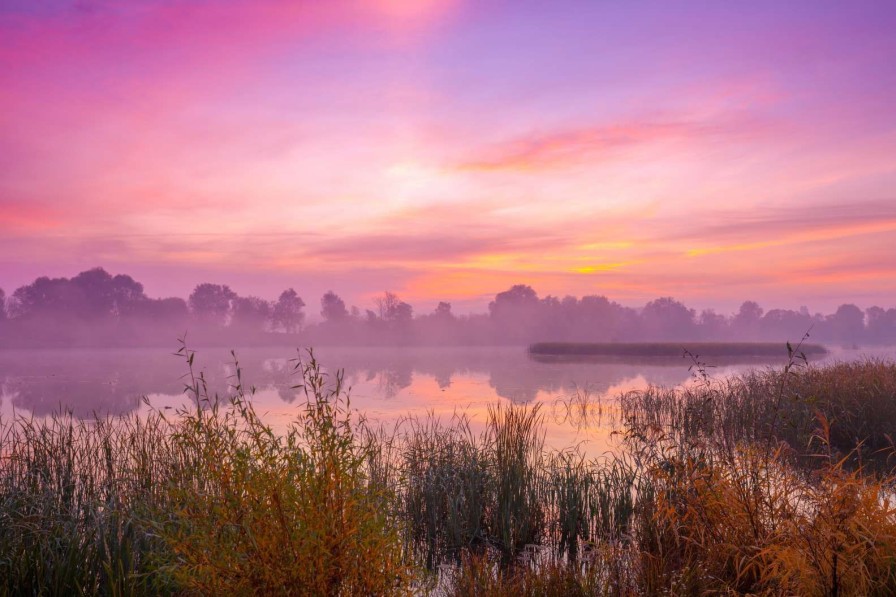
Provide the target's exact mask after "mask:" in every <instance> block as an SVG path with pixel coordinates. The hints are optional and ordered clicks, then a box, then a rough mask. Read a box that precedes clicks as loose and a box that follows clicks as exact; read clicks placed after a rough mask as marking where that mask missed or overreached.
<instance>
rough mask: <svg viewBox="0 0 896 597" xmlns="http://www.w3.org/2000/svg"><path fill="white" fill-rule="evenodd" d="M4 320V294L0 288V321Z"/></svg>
mask: <svg viewBox="0 0 896 597" xmlns="http://www.w3.org/2000/svg"><path fill="white" fill-rule="evenodd" d="M4 319H6V293H5V292H3V289H2V288H0V321H2V320H4Z"/></svg>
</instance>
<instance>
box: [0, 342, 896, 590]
mask: <svg viewBox="0 0 896 597" xmlns="http://www.w3.org/2000/svg"><path fill="white" fill-rule="evenodd" d="M180 354H181V355H182V357H183V358H184V360H185V367H186V369H187V370H188V371H189V372H190V373H189V374H188V376H187V377H186V378H185V383H184V385H185V390H186V392H187V395H188V397H189V398H190V400H191V402H190V406H188V407H185V408H183V409H182V410H181V411H179V412H177V413H170V414H167V415H166V414H164V413H161V412H157V411H152V412H150V414H149V415H148V416H137V415H126V416H123V417H118V418H103V419H99V420H92V421H90V420H87V421H83V420H78V419H76V418H74V417H72V416H70V415H66V414H58V415H56V416H52V417H44V418H24V417H18V418H16V419H14V420H6V421H3V422H2V427H0V434H2V435H0V438H2V439H0V441H2V444H0V454H2V461H0V462H2V464H0V593H2V594H23V593H28V594H72V593H81V594H105V595H125V594H222V595H223V594H250V593H264V594H294V595H319V594H332V595H368V594H408V593H416V594H427V593H432V594H444V595H511V594H512V595H635V594H645V593H647V594H659V593H672V594H712V593H735V594H747V593H750V594H769V595H778V594H806V595H875V594H876V595H888V594H893V592H894V591H896V504H894V487H896V485H894V484H896V477H894V464H896V462H894V460H893V458H892V457H891V456H892V447H893V446H892V437H891V435H890V433H891V431H890V430H892V429H894V428H896V365H894V364H893V363H891V362H886V361H880V360H865V361H862V362H856V363H840V364H833V365H827V366H819V367H814V366H811V365H808V364H806V363H803V362H801V361H798V360H791V362H790V363H789V364H788V365H787V366H785V367H784V368H781V369H768V370H759V371H753V372H750V373H747V374H744V375H740V376H736V377H733V378H728V379H721V380H714V379H712V378H711V377H710V376H708V375H703V373H705V371H700V370H698V371H697V379H696V380H695V382H694V383H692V384H688V385H685V386H681V387H678V388H675V389H670V388H659V387H651V388H648V389H647V390H643V391H637V392H631V393H627V394H625V395H624V396H621V397H620V398H619V400H620V411H619V420H618V430H617V431H618V434H619V437H620V440H621V449H620V450H619V451H617V452H616V453H614V454H608V455H606V456H604V457H601V458H589V457H587V456H586V455H585V454H584V452H583V451H582V450H581V448H580V447H578V446H571V447H569V448H568V449H565V450H556V449H551V448H548V447H546V446H545V443H544V417H545V414H546V413H545V411H544V410H543V409H542V408H541V407H540V406H538V405H534V406H526V405H513V404H496V405H494V406H493V407H492V408H491V409H489V411H488V415H487V421H486V424H485V425H484V427H482V428H481V429H480V430H479V431H474V426H472V425H471V424H470V419H469V418H468V417H467V416H466V415H464V414H463V413H457V414H456V415H455V416H454V417H451V418H448V419H445V418H439V417H437V416H435V415H430V416H418V417H412V418H408V419H405V420H403V421H401V422H400V423H398V424H396V425H395V426H390V427H383V426H380V425H376V424H373V423H371V422H369V421H366V420H365V419H364V417H363V416H362V415H361V414H360V413H358V412H357V411H354V410H352V408H351V402H350V396H349V395H348V393H347V391H346V387H345V385H344V382H343V378H342V376H341V375H340V374H339V373H332V374H327V373H326V372H325V371H324V370H323V369H322V367H321V366H320V364H319V363H318V362H317V361H316V360H315V358H314V356H313V354H310V353H309V354H304V355H301V358H299V359H296V360H294V361H293V362H292V365H291V367H292V368H293V370H294V372H295V375H296V377H295V386H296V390H297V391H299V392H300V393H301V395H303V396H304V398H305V401H304V403H303V405H302V406H301V407H300V408H299V409H298V413H297V415H296V418H295V420H294V421H293V423H292V424H291V425H290V426H289V427H288V429H287V430H286V431H285V432H275V431H274V429H272V427H271V426H270V425H269V424H267V423H266V422H265V421H264V419H263V417H261V416H259V415H258V413H256V411H255V410H254V408H253V403H252V393H253V390H252V388H251V386H250V385H249V384H248V382H247V381H246V380H244V379H243V378H242V371H241V368H240V367H239V364H238V363H236V366H235V368H234V370H235V375H234V377H233V378H232V380H231V387H230V388H229V391H228V392H227V394H226V395H215V394H214V393H213V392H210V391H209V389H208V386H207V384H206V381H205V379H204V377H203V376H202V375H201V374H193V373H192V371H193V353H192V352H191V351H189V350H187V349H186V348H183V349H182V351H181V353H180ZM567 400H568V404H567V412H568V413H572V414H576V413H579V414H582V413H584V414H582V416H588V415H589V413H593V412H594V410H593V408H591V407H592V406H593V405H591V404H590V403H589V396H588V393H587V392H581V393H577V394H576V395H574V396H570V397H569V398H568V399H567ZM571 419H572V420H579V419H581V417H578V416H571Z"/></svg>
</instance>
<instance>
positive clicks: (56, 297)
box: [0, 268, 896, 443]
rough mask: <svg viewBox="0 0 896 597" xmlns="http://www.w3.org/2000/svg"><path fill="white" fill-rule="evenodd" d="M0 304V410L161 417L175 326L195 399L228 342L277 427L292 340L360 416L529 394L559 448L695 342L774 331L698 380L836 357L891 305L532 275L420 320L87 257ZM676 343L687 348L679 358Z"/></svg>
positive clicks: (392, 298) (889, 328)
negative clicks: (628, 298) (583, 283)
mask: <svg viewBox="0 0 896 597" xmlns="http://www.w3.org/2000/svg"><path fill="white" fill-rule="evenodd" d="M318 305H319V307H318ZM0 306H2V307H3V308H2V309H0V313H2V317H0V382H2V394H0V413H2V414H3V415H4V416H12V415H13V413H26V414H28V415H34V416H38V417H40V416H45V415H49V414H52V413H54V412H58V411H59V410H70V411H72V412H73V413H74V414H75V415H76V416H78V417H82V418H89V417H93V416H94V415H96V416H105V415H122V414H127V413H132V412H135V411H136V412H140V411H141V410H142V411H145V410H146V409H147V408H158V409H163V410H171V411H174V410H176V409H177V407H179V406H182V405H183V403H184V402H183V401H184V395H183V389H184V384H185V382H186V381H187V380H186V379H185V378H184V376H185V375H186V374H187V372H188V370H187V366H186V363H185V362H184V359H183V357H182V356H181V357H177V356H175V355H174V354H173V353H174V352H175V351H176V350H177V349H178V347H179V345H178V341H177V340H176V339H177V338H181V339H183V340H184V341H185V342H186V345H187V346H188V347H189V348H190V349H195V350H197V360H196V367H195V372H196V373H197V374H198V373H199V372H200V371H201V372H202V373H203V374H204V375H205V377H206V379H207V380H208V383H209V389H210V393H212V394H218V395H220V396H226V395H227V394H228V390H229V386H230V384H232V383H233V378H232V376H233V375H234V373H235V365H234V363H233V357H232V356H231V354H230V353H229V350H228V349H230V348H231V347H240V348H239V349H238V350H237V358H238V359H239V363H240V367H241V370H242V375H243V381H244V385H247V386H248V385H251V386H254V387H255V388H256V389H257V392H256V394H255V397H254V400H255V402H256V405H257V407H258V408H259V410H260V411H261V412H264V413H265V417H267V419H268V420H269V421H271V422H273V423H276V424H282V425H286V424H287V423H288V421H290V420H291V419H292V418H293V417H294V416H295V413H296V409H298V408H300V407H301V405H302V398H301V396H299V395H298V394H297V390H296V389H295V388H294V387H293V386H294V385H295V384H296V383H297V380H296V379H295V376H294V375H293V364H294V359H296V358H308V354H307V351H305V350H296V349H295V348H294V347H296V346H301V347H309V346H310V347H314V348H315V355H316V356H317V358H318V359H319V360H320V362H321V363H322V364H323V365H324V367H326V368H327V369H328V370H329V371H330V372H331V374H332V373H335V371H336V370H338V369H342V370H344V373H345V379H346V381H347V383H348V385H350V386H351V388H352V400H353V402H352V406H353V408H355V409H357V410H358V411H359V412H362V413H363V414H364V416H366V417H368V418H371V419H376V420H379V421H381V422H384V423H394V422H395V421H398V420H400V419H401V418H402V417H405V416H408V415H417V416H420V415H427V414H429V413H433V414H436V415H441V416H451V415H452V414H453V413H455V412H461V411H464V412H468V413H470V414H471V415H473V419H474V421H475V419H476V416H475V415H476V414H477V413H479V414H480V415H481V414H482V413H483V411H484V409H485V408H486V407H487V406H488V405H489V404H493V403H495V402H499V401H511V402H514V403H518V404H543V405H544V407H545V409H546V412H547V413H548V415H547V416H548V419H550V420H552V421H553V422H554V423H555V425H554V426H553V427H549V429H550V430H551V431H550V433H553V434H554V435H555V440H557V443H562V442H567V443H568V442H570V441H576V440H577V438H578V437H579V435H580V434H581V432H582V431H583V429H582V428H583V427H585V428H586V429H585V431H586V435H587V428H589V427H590V428H591V431H594V430H595V429H599V430H600V432H599V433H598V435H600V434H601V433H602V434H603V438H604V439H606V436H607V433H608V432H607V431H606V429H607V427H606V426H603V427H602V426H601V424H598V422H596V421H588V422H584V423H587V424H583V422H582V421H577V422H576V421H572V422H574V423H577V424H575V425H570V424H569V423H570V422H571V421H570V419H571V413H570V411H569V407H568V406H564V405H565V404H566V403H568V402H569V401H570V400H573V399H575V400H576V401H578V402H579V403H580V404H581V399H582V398H585V399H587V400H586V401H598V402H601V404H602V405H603V406H602V407H601V408H599V409H598V410H599V411H600V412H601V413H607V414H608V415H611V414H612V411H613V408H614V402H613V398H614V397H616V396H618V395H619V394H620V393H622V392H626V391H629V390H633V389H641V388H645V387H647V386H648V385H661V386H669V387H674V386H678V385H680V384H683V383H688V381H689V380H691V379H692V378H693V375H694V372H693V367H692V366H693V365H694V364H695V359H697V360H700V359H701V356H700V355H699V350H698V348H695V347H699V346H700V344H699V343H701V342H707V341H709V342H712V341H715V342H720V341H721V342H732V341H735V342H742V341H747V342H756V341H766V342H771V343H772V345H771V349H772V350H771V352H769V351H768V348H769V347H768V346H766V347H765V348H766V350H765V352H764V353H763V354H765V355H766V356H764V357H761V358H758V357H752V358H749V357H747V358H744V357H741V358H739V360H738V359H734V360H732V359H731V358H730V357H729V358H727V359H725V358H720V357H719V358H705V359H703V360H704V362H705V364H706V365H707V366H708V369H707V371H708V372H709V373H710V374H711V375H714V376H725V375H729V374H732V373H736V372H741V371H744V370H746V369H749V368H751V367H766V366H773V365H782V364H783V363H784V362H785V361H786V359H787V356H788V354H787V348H786V343H787V342H788V341H789V342H791V343H793V345H797V344H798V343H799V342H800V340H801V339H803V340H806V341H809V342H813V343H815V342H821V343H824V344H825V345H826V346H827V347H828V348H831V349H832V352H831V353H830V354H828V356H827V357H826V360H836V359H837V358H846V359H853V358H856V357H859V356H861V355H867V354H879V355H883V356H890V355H892V349H888V348H886V347H885V346H886V345H887V344H888V343H892V342H893V341H894V339H896V309H893V308H890V309H884V308H881V307H871V308H869V309H866V310H865V311H862V310H861V309H859V308H858V307H857V306H855V305H852V304H844V305H842V306H841V307H840V308H839V309H837V311H836V312H834V313H831V314H827V315H825V314H820V313H816V314H814V315H813V314H811V313H810V312H809V311H808V309H802V310H800V311H789V310H782V309H771V310H768V311H766V310H764V309H763V307H761V306H760V305H759V304H758V303H756V302H754V301H745V302H744V303H743V304H742V306H741V307H740V309H739V310H738V311H737V312H735V313H732V314H730V315H724V314H719V313H716V312H714V311H711V310H704V311H703V312H701V313H699V314H698V313H697V312H696V311H695V310H694V309H690V308H689V307H687V306H686V305H685V304H683V303H681V302H679V301H676V300H675V299H673V298H669V297H665V298H658V299H656V300H654V301H650V302H648V303H647V304H646V305H644V306H642V307H640V308H633V307H627V306H623V305H621V304H619V303H617V302H614V301H612V300H610V299H608V298H606V297H603V296H585V297H581V298H576V297H571V296H568V297H564V298H562V299H560V298H557V297H553V296H544V297H540V296H539V295H538V294H537V292H536V291H535V290H534V289H532V288H531V287H529V286H525V285H515V286H513V287H511V288H510V289H508V290H506V291H503V292H500V293H497V294H496V295H495V297H494V300H493V301H491V303H490V304H489V307H488V311H487V312H485V313H480V314H472V315H455V314H454V313H453V311H452V307H451V305H450V304H449V303H447V302H441V303H439V304H438V306H437V307H436V309H435V310H434V311H433V312H431V313H422V314H421V313H416V312H415V310H414V307H413V306H412V305H411V304H409V303H407V302H405V301H403V300H402V299H401V298H400V297H399V296H398V295H396V294H394V293H391V292H385V293H383V294H382V295H378V296H377V297H375V298H374V299H373V301H372V305H370V307H371V308H368V309H364V310H363V311H362V310H361V309H359V308H357V307H350V306H347V305H346V303H345V301H343V299H342V298H340V297H339V296H338V295H337V294H336V293H334V292H327V293H325V294H324V295H323V296H322V297H320V299H319V301H314V300H312V299H311V298H310V297H308V301H307V302H306V300H305V299H303V298H302V297H301V296H300V294H299V293H298V292H297V291H295V290H294V289H292V288H289V289H286V290H284V291H283V292H282V293H281V294H280V295H279V297H278V298H277V299H276V300H273V301H268V300H265V299H262V298H259V297H254V296H239V295H238V294H237V293H235V292H234V291H232V290H231V289H230V288H229V287H228V286H226V285H221V284H211V283H201V284H198V285H197V286H196V288H195V289H194V291H193V292H192V293H191V294H190V296H189V297H187V299H181V298H177V297H172V298H166V299H153V298H149V297H148V296H146V294H145V292H144V290H143V286H142V284H140V283H139V282H138V281H136V280H134V279H133V278H131V277H130V276H127V275H124V274H118V275H114V276H113V275H112V274H109V273H108V272H106V271H105V270H103V269H100V268H95V269H92V270H88V271H85V272H82V273H80V274H78V275H76V276H74V277H72V278H53V279H51V278H46V277H43V278H38V279H37V280H35V281H34V282H33V283H31V284H28V285H25V286H23V287H21V288H18V289H17V290H15V291H14V292H13V293H12V294H11V295H10V296H9V297H6V298H4V300H3V302H2V305H0ZM318 309H319V310H318ZM315 311H317V312H315ZM318 315H319V316H318ZM311 319H315V321H311V322H310V323H309V320H311ZM807 334H808V335H807ZM542 341H555V342H558V341H559V342H602V343H610V346H611V347H612V345H613V344H614V343H619V342H623V343H632V342H664V343H666V344H668V346H667V347H666V348H667V351H666V352H667V354H668V353H669V350H668V349H674V350H672V351H671V352H672V354H676V355H678V356H677V357H674V358H651V357H641V358H639V357H634V358H633V357H630V356H629V357H624V358H623V357H619V356H617V357H612V356H611V357H606V356H604V357H600V358H596V357H587V358H573V359H569V358H560V359H555V358H552V357H549V358H542V357H540V356H533V355H530V354H527V350H526V346H527V345H528V344H530V343H533V342H542ZM777 345H780V351H778V350H777V349H776V348H775V347H776V346H777ZM689 346H690V347H691V348H692V349H693V350H691V352H693V353H695V355H694V356H693V357H686V355H685V353H684V351H685V349H687V348H688V347H689ZM611 350H612V348H611ZM636 350H637V349H636ZM768 355H772V356H768ZM144 397H146V399H147V400H148V402H149V406H147V405H146V404H144ZM604 403H605V404H604ZM564 409H565V410H564ZM480 418H482V417H480ZM573 427H575V429H572V428H573ZM592 435H593V434H592Z"/></svg>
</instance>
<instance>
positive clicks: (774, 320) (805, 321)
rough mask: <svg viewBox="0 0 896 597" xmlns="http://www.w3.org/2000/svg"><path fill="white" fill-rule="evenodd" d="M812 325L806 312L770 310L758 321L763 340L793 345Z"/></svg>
mask: <svg viewBox="0 0 896 597" xmlns="http://www.w3.org/2000/svg"><path fill="white" fill-rule="evenodd" d="M812 323H813V322H812V317H811V316H810V315H809V312H808V310H807V311H805V312H803V311H793V310H790V309H770V310H769V311H768V312H767V313H766V314H765V315H763V316H762V319H761V320H760V321H759V329H760V331H761V332H762V337H763V338H766V339H768V340H774V341H777V342H793V343H794V344H795V343H796V342H798V341H799V340H800V338H802V337H803V335H804V334H806V332H808V331H809V328H811V327H812Z"/></svg>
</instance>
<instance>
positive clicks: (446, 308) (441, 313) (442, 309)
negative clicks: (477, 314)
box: [433, 301, 454, 321]
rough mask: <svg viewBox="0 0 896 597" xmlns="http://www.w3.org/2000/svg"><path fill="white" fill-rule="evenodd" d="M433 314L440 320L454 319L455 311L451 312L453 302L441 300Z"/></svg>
mask: <svg viewBox="0 0 896 597" xmlns="http://www.w3.org/2000/svg"><path fill="white" fill-rule="evenodd" d="M433 316H434V317H435V318H436V319H437V320H439V321H454V313H452V312H451V303H446V302H445V301H440V302H439V304H438V305H436V309H435V311H433Z"/></svg>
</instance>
